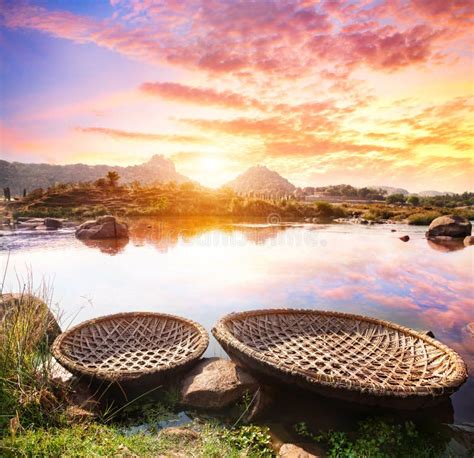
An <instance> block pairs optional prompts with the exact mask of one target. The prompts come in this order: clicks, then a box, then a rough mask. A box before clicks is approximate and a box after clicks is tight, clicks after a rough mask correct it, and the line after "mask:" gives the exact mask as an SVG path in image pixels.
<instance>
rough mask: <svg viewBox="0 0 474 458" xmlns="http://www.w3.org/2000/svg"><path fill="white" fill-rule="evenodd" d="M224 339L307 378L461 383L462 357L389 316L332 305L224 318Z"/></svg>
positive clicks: (389, 390) (219, 331)
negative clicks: (376, 316)
mask: <svg viewBox="0 0 474 458" xmlns="http://www.w3.org/2000/svg"><path fill="white" fill-rule="evenodd" d="M213 332H214V335H215V336H216V337H217V339H218V340H219V341H221V343H224V344H226V345H229V346H231V347H232V348H233V349H236V350H238V351H239V352H241V353H244V354H246V355H247V356H250V357H252V358H254V359H256V360H258V361H259V362H263V363H266V364H268V365H271V366H273V367H274V368H276V369H278V370H280V371H281V372H283V373H286V374H297V375H299V376H303V377H304V378H305V379H306V380H307V381H308V382H310V383H318V384H323V385H331V386H332V387H333V388H343V389H348V390H356V391H359V392H365V393H370V394H375V395H383V396H386V395H392V396H393V395H394V396H408V395H410V394H417V395H423V394H440V393H442V392H444V391H445V390H449V389H450V388H456V387H457V386H459V385H460V384H462V383H463V382H464V381H465V379H466V377H467V373H466V368H465V365H464V363H463V361H462V360H461V358H460V357H459V356H458V355H457V354H456V353H455V352H454V351H452V350H451V349H449V348H448V347H446V346H445V345H443V344H441V343H440V342H438V341H436V340H434V339H431V338H430V337H427V336H426V335H423V334H420V333H417V332H416V331H413V330H410V329H408V328H403V327H401V326H398V325H395V324H393V323H389V322H386V321H381V320H376V319H370V318H365V317H360V316H356V315H348V314H341V313H335V312H334V313H331V312H318V311H298V310H293V311H292V310H287V311H283V310H274V311H272V310H268V311H258V312H244V313H239V314H234V315H229V316H227V317H225V318H224V319H222V320H221V321H220V322H219V323H218V325H217V326H216V328H215V329H214V330H213Z"/></svg>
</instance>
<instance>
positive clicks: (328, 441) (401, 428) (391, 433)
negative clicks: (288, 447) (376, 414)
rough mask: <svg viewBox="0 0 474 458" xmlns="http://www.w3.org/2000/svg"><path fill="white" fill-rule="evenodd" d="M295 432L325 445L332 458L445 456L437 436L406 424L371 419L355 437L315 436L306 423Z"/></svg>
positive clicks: (339, 434) (340, 434)
mask: <svg viewBox="0 0 474 458" xmlns="http://www.w3.org/2000/svg"><path fill="white" fill-rule="evenodd" d="M295 431H296V432H297V433H298V434H299V435H301V436H303V437H306V438H308V439H311V440H314V441H316V442H319V443H322V444H324V445H325V448H326V450H327V453H328V457H330V458H341V457H371V458H372V457H373V458H385V457H387V458H397V457H401V456H403V457H413V458H415V457H416V458H418V457H420V458H423V457H425V458H431V457H433V458H435V457H438V456H441V455H442V451H443V449H444V447H445V445H446V444H445V442H444V438H442V437H440V435H439V434H436V433H433V432H432V433H426V432H424V433H422V432H420V431H418V429H417V428H416V426H415V424H414V423H413V422H411V421H406V422H404V423H402V424H398V423H396V422H394V421H384V420H381V419H377V418H369V419H366V420H364V421H361V422H360V423H359V425H358V429H357V430H356V431H355V432H352V433H346V432H342V431H327V432H320V433H319V434H314V433H312V432H310V431H309V429H308V427H307V425H306V424H305V423H298V424H296V425H295Z"/></svg>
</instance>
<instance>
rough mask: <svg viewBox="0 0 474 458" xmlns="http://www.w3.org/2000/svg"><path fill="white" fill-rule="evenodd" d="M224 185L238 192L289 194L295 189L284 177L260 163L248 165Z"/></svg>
mask: <svg viewBox="0 0 474 458" xmlns="http://www.w3.org/2000/svg"><path fill="white" fill-rule="evenodd" d="M226 186H227V187H229V188H232V189H233V190H234V191H235V192H237V193H239V194H248V193H250V192H253V193H260V194H262V193H268V194H291V193H292V192H293V191H294V190H295V189H296V187H295V186H294V185H293V184H291V183H290V182H289V181H288V180H287V179H286V178H283V177H282V176H281V175H280V174H278V173H277V172H274V171H273V170H270V169H268V168H267V167H265V166H262V165H257V166H255V167H250V168H249V169H248V170H247V171H246V172H244V173H242V174H241V175H239V176H238V177H237V178H236V179H235V180H232V181H230V182H229V183H227V185H226Z"/></svg>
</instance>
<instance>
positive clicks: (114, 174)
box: [106, 170, 120, 188]
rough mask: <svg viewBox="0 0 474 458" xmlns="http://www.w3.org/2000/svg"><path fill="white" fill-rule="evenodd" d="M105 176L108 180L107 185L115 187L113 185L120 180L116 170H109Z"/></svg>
mask: <svg viewBox="0 0 474 458" xmlns="http://www.w3.org/2000/svg"><path fill="white" fill-rule="evenodd" d="M106 178H107V180H108V181H109V185H110V186H112V187H113V188H115V186H117V183H118V181H119V180H120V175H119V174H118V173H117V172H114V171H113V170H111V171H110V172H108V173H107V176H106Z"/></svg>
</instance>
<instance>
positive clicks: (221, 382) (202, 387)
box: [181, 358, 258, 410]
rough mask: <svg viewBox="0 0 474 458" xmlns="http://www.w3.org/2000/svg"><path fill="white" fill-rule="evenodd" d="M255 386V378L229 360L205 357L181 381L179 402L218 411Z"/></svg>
mask: <svg viewBox="0 0 474 458" xmlns="http://www.w3.org/2000/svg"><path fill="white" fill-rule="evenodd" d="M257 389H258V383H257V381H256V380H255V379H254V378H253V377H252V376H251V375H250V374H248V373H247V372H245V371H244V370H243V369H241V368H240V367H238V366H236V365H235V364H234V363H233V362H232V361H228V360H225V359H221V358H205V359H203V360H202V361H201V362H200V363H199V364H198V365H197V366H196V367H195V368H194V369H193V370H192V371H191V372H190V373H189V374H188V375H187V376H186V378H185V379H184V380H183V382H182V385H181V403H182V404H183V405H184V406H187V407H194V408H200V409H208V410H218V409H222V408H224V407H227V406H229V405H231V404H233V403H235V402H237V401H239V400H240V399H241V398H242V396H243V395H244V394H245V393H254V392H255V391H256V390H257Z"/></svg>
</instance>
